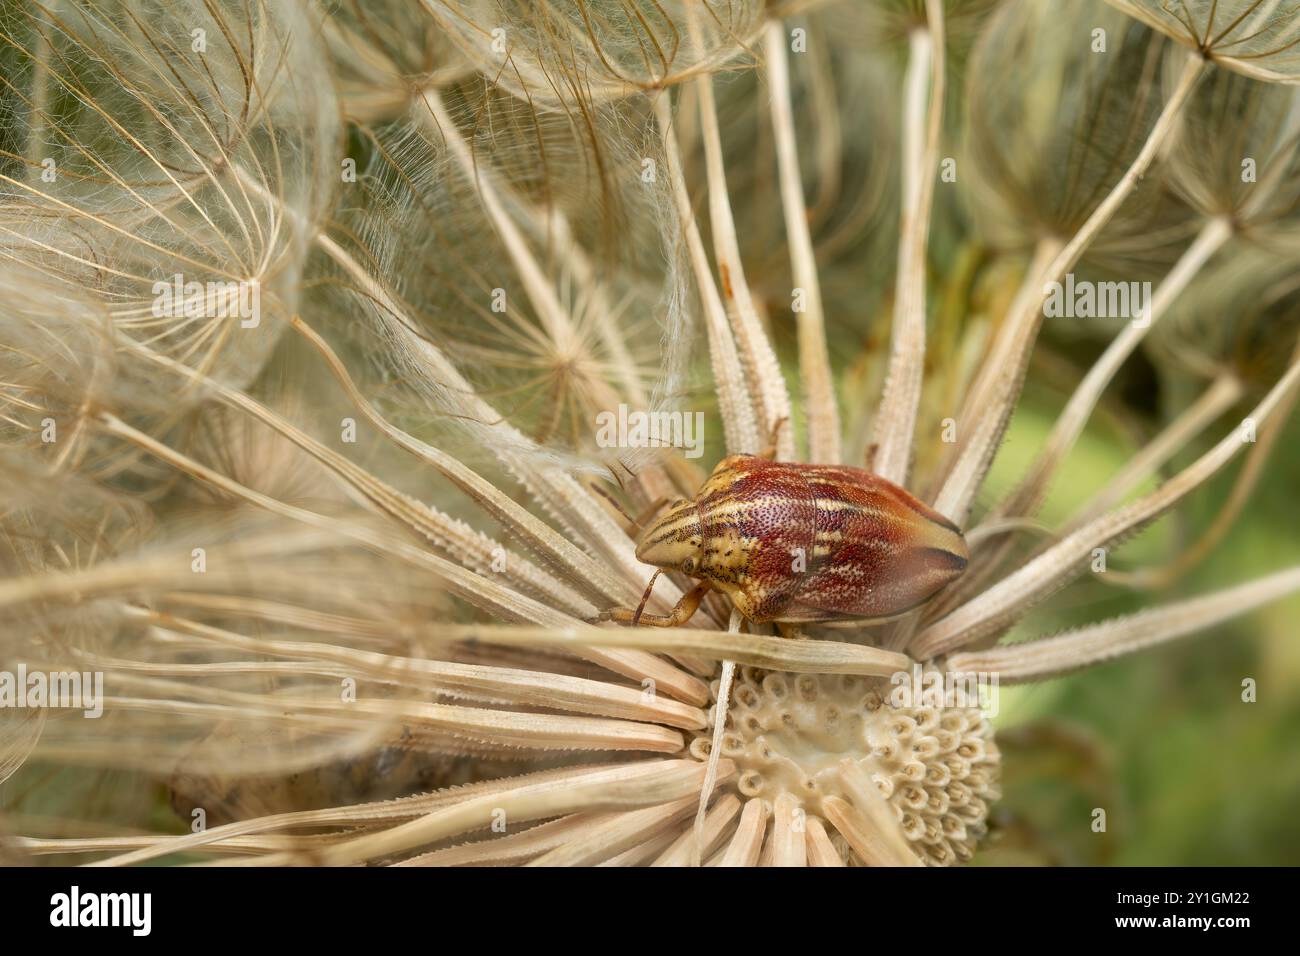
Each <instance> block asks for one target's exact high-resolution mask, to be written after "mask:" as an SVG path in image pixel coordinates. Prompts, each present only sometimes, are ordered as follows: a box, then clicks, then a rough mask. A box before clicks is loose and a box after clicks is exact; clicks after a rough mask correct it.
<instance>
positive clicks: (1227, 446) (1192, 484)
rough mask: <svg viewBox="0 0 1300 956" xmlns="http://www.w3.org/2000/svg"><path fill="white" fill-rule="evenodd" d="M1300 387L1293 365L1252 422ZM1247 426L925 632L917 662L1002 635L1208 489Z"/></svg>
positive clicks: (1298, 369)
mask: <svg viewBox="0 0 1300 956" xmlns="http://www.w3.org/2000/svg"><path fill="white" fill-rule="evenodd" d="M1297 383H1300V363H1296V364H1294V365H1292V366H1291V367H1290V368H1289V369H1288V370H1287V372H1286V374H1285V375H1283V376H1282V378H1281V379H1280V380H1279V381H1278V382H1277V384H1275V385H1274V386H1273V388H1272V389H1271V390H1270V391H1269V393H1268V394H1267V395H1266V396H1265V397H1264V399H1263V401H1261V402H1260V403H1259V405H1257V406H1256V407H1255V409H1254V410H1253V411H1252V412H1251V414H1250V416H1249V418H1248V421H1250V422H1252V423H1253V424H1254V426H1255V427H1259V426H1262V425H1263V424H1264V423H1265V422H1266V421H1267V420H1268V419H1269V418H1270V417H1271V416H1272V415H1273V414H1274V413H1275V412H1276V410H1277V409H1278V407H1279V406H1283V407H1285V401H1286V399H1287V397H1288V395H1289V393H1290V392H1291V391H1292V390H1293V389H1294V388H1295V387H1296V386H1297ZM1249 437H1250V436H1249V435H1248V433H1247V430H1246V426H1245V424H1244V423H1243V425H1241V426H1238V427H1237V428H1234V429H1233V430H1232V431H1231V432H1230V433H1229V434H1228V435H1226V436H1225V437H1224V438H1223V439H1221V440H1220V441H1219V443H1218V444H1217V445H1215V446H1214V447H1213V448H1212V449H1210V450H1209V451H1208V452H1206V453H1205V454H1204V455H1202V456H1201V457H1200V458H1198V459H1197V460H1196V461H1195V462H1194V463H1192V464H1191V465H1189V466H1188V467H1187V468H1185V469H1184V470H1183V471H1181V472H1179V473H1178V474H1177V475H1175V476H1174V477H1173V478H1171V479H1170V480H1169V481H1168V482H1166V483H1165V484H1164V485H1162V486H1161V487H1160V488H1158V489H1156V490H1155V491H1154V492H1152V493H1151V494H1149V495H1146V496H1144V497H1142V498H1139V499H1138V500H1137V501H1134V502H1133V503H1132V504H1129V505H1126V506H1124V507H1122V508H1120V509H1118V510H1116V511H1113V512H1110V513H1108V514H1104V515H1102V516H1101V517H1099V518H1096V519H1095V520H1092V521H1090V522H1089V523H1087V524H1086V525H1084V526H1083V527H1081V528H1079V529H1078V530H1076V531H1074V532H1073V533H1071V534H1069V535H1067V536H1066V537H1065V538H1063V539H1062V540H1061V541H1059V542H1057V543H1056V544H1054V545H1052V546H1051V547H1049V548H1047V549H1046V550H1045V551H1043V552H1042V553H1041V554H1039V555H1038V556H1037V557H1035V558H1034V559H1033V560H1031V561H1029V562H1028V563H1027V564H1026V565H1024V566H1023V567H1022V568H1020V569H1019V570H1018V571H1016V572H1014V573H1013V574H1010V575H1008V576H1007V577H1005V578H1003V579H1002V580H1001V581H999V582H998V583H997V584H995V585H993V586H992V587H991V588H989V589H988V590H987V591H985V592H984V593H982V594H981V595H979V596H978V597H976V598H974V599H973V600H971V601H968V602H967V603H966V604H963V605H962V606H961V607H959V608H957V610H955V611H953V612H952V613H951V614H949V615H948V616H947V617H944V618H941V619H940V620H939V621H937V622H935V623H934V624H932V625H931V626H930V627H928V628H926V629H925V630H923V631H921V632H920V634H919V635H918V636H917V638H916V639H915V641H913V643H912V645H911V650H912V656H914V657H916V658H917V659H918V660H928V659H931V658H934V657H938V656H940V655H944V654H950V653H952V652H953V651H955V650H956V649H957V648H959V647H963V646H965V645H967V644H969V643H971V642H972V641H977V640H980V639H981V638H985V637H989V636H992V635H996V634H998V633H1000V632H1001V631H1003V630H1005V629H1006V628H1007V627H1009V626H1010V625H1011V624H1012V623H1014V622H1015V621H1016V620H1018V619H1019V617H1020V616H1021V615H1022V614H1024V612H1025V611H1026V610H1028V608H1030V607H1031V606H1033V605H1034V604H1035V603H1037V602H1038V601H1040V600H1042V599H1043V598H1044V597H1046V596H1047V595H1048V594H1050V593H1051V592H1053V591H1055V590H1057V589H1059V588H1061V587H1063V586H1064V585H1065V584H1066V583H1068V582H1069V581H1070V580H1072V579H1074V578H1075V577H1077V576H1078V575H1080V574H1083V573H1084V572H1085V570H1086V569H1087V568H1088V567H1090V562H1091V559H1092V555H1093V552H1094V550H1095V549H1098V548H1101V549H1109V548H1111V547H1113V546H1115V545H1116V544H1118V543H1121V542H1123V541H1124V540H1125V539H1127V538H1129V537H1131V536H1132V535H1134V534H1136V533H1137V532H1138V531H1140V530H1141V529H1142V528H1144V527H1145V526H1146V525H1148V524H1150V523H1151V522H1152V521H1154V520H1155V519H1156V518H1158V517H1160V515H1162V514H1164V513H1165V512H1166V511H1167V510H1169V509H1170V508H1172V507H1173V506H1174V505H1176V504H1177V503H1178V502H1179V501H1181V500H1182V499H1183V498H1185V497H1186V496H1187V495H1188V494H1190V493H1191V492H1193V491H1195V490H1196V489H1197V488H1199V487H1200V486H1201V485H1202V484H1204V483H1205V482H1206V481H1208V480H1209V479H1210V478H1211V477H1212V476H1213V475H1214V474H1216V473H1217V472H1218V471H1219V469H1221V468H1222V467H1223V466H1224V465H1226V464H1227V463H1228V462H1229V461H1231V460H1232V459H1233V458H1234V457H1235V456H1236V455H1238V454H1239V453H1240V452H1241V450H1242V449H1243V448H1244V447H1245V446H1246V445H1248V444H1249V443H1250V442H1249V441H1248V438H1249Z"/></svg>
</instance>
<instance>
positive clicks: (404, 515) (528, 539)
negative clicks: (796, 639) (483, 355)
mask: <svg viewBox="0 0 1300 956" xmlns="http://www.w3.org/2000/svg"><path fill="white" fill-rule="evenodd" d="M293 325H294V327H295V328H296V329H297V330H298V331H299V332H300V333H301V334H302V335H303V336H304V337H305V338H307V339H308V340H309V341H310V342H312V344H313V345H314V346H316V347H317V348H318V349H320V350H321V352H322V355H324V356H325V358H326V360H327V361H328V362H329V363H330V366H331V368H332V369H333V370H334V372H335V374H336V375H338V376H341V381H343V384H344V386H345V388H348V389H349V394H350V395H351V396H352V397H353V399H354V400H355V401H356V402H357V405H358V407H359V408H361V409H362V411H364V412H366V413H367V414H368V415H371V414H373V413H372V412H371V409H370V406H369V404H368V403H364V402H363V400H362V398H361V396H360V394H359V393H358V392H357V391H356V390H355V386H353V385H352V383H351V380H350V379H346V370H344V369H343V366H342V363H341V362H339V360H338V358H337V356H335V355H334V353H333V352H332V351H331V350H330V349H329V347H328V346H327V345H326V344H325V343H324V341H323V340H322V339H320V338H319V336H317V335H316V334H315V333H314V332H313V331H312V330H311V329H310V327H308V326H307V325H306V323H305V322H303V321H302V320H301V319H298V318H295V319H294V320H293ZM129 347H130V348H131V351H132V352H134V353H135V354H138V355H141V356H142V357H144V358H146V359H148V360H149V361H152V362H154V363H156V364H159V365H162V366H163V367H165V368H167V369H169V370H170V371H173V372H175V373H177V374H179V375H182V376H185V377H186V378H188V379H190V381H192V382H196V383H202V384H203V385H204V386H205V387H206V388H208V389H209V390H211V391H212V392H213V393H214V394H215V396H216V397H217V398H218V399H220V400H221V401H222V402H223V403H224V404H226V405H228V406H229V407H231V408H235V409H237V410H239V411H242V412H244V413H246V414H248V415H250V416H252V417H253V418H255V419H256V420H257V421H259V422H261V423H262V424H264V425H266V426H268V427H270V428H272V429H274V430H275V431H276V432H278V433H279V434H281V435H283V436H284V437H285V438H287V439H289V440H290V441H291V442H293V443H294V444H295V445H297V446H298V447H299V448H301V449H303V450H304V451H305V452H307V453H308V454H310V455H311V456H312V457H314V458H316V459H317V460H318V461H320V462H321V463H322V464H324V465H326V466H327V467H328V468H329V469H330V470H331V471H332V472H333V473H334V474H335V475H336V477H338V478H339V479H341V480H343V481H345V482H346V483H348V484H349V485H351V486H352V487H354V488H356V489H357V490H358V491H360V492H361V493H362V494H363V495H365V496H366V497H367V498H368V499H369V500H371V501H372V502H373V503H375V505H376V506H377V507H379V508H380V509H381V510H383V511H385V512H386V513H387V514H389V515H390V516H391V517H393V518H394V519H396V520H397V521H399V522H400V523H402V524H404V525H406V526H407V527H409V528H411V529H412V530H415V531H416V532H417V533H420V534H423V535H425V536H427V537H429V538H430V540H432V541H434V542H435V543H436V542H438V541H440V540H446V539H447V537H448V535H452V534H455V535H456V537H457V538H459V539H460V540H461V548H462V551H463V552H464V553H466V554H469V553H476V552H483V553H481V554H480V555H479V557H480V559H481V560H482V564H483V566H485V567H486V566H487V565H488V564H490V563H491V555H492V549H493V547H494V545H493V543H492V542H491V539H489V538H486V537H483V539H482V541H471V540H469V539H468V538H467V537H466V535H467V534H468V533H469V532H470V530H471V529H468V528H467V527H465V526H463V524H462V523H461V522H455V525H452V524H451V522H452V520H453V519H450V518H448V517H446V516H444V515H442V514H441V513H440V512H436V511H435V510H433V509H430V508H428V507H427V506H425V505H423V504H420V503H419V502H416V501H414V500H413V499H410V498H408V497H407V496H405V495H403V494H401V493H400V492H397V491H396V490H394V489H391V488H389V487H388V486H387V485H386V484H385V483H384V482H382V481H380V480H379V479H377V478H375V477H374V476H373V475H370V474H369V472H367V471H365V470H364V469H362V468H359V467H358V466H357V465H355V464H353V463H352V462H351V461H350V460H349V459H347V458H345V457H344V456H342V455H339V454H338V453H337V452H335V451H334V450H333V449H330V448H328V447H326V446H325V445H322V444H321V443H320V442H318V441H316V440H315V439H313V438H311V437H310V436H308V435H306V434H305V433H304V432H302V431H301V430H300V429H298V428H297V427H295V426H294V425H292V424H291V423H289V422H287V421H285V420H284V419H283V418H281V417H280V416H278V415H276V414H275V413H274V412H272V411H271V410H270V409H269V408H266V407H265V406H263V405H261V404H260V403H259V402H256V401H254V400H253V399H252V398H250V397H249V396H248V395H246V394H245V393H243V392H241V391H239V390H238V389H233V388H230V387H229V386H227V385H223V384H222V383H220V382H217V381H215V380H214V379H211V378H209V377H207V376H206V375H203V374H202V373H200V372H197V371H195V370H193V369H191V368H190V367H189V366H187V365H184V364H183V363H180V362H176V361H175V360H173V359H170V358H168V357H167V356H165V355H161V354H159V353H157V352H153V351H152V350H150V349H146V348H144V347H143V346H129ZM373 419H377V420H378V421H376V424H378V423H379V422H381V421H382V419H379V416H378V415H377V414H375V415H373ZM373 419H372V420H373ZM383 425H384V426H387V428H386V429H385V433H386V434H388V435H389V437H395V434H397V435H402V436H404V438H405V439H406V442H401V441H399V444H403V447H406V448H407V450H410V451H416V452H417V453H418V454H420V455H421V457H422V458H423V459H424V460H425V461H427V462H428V463H429V464H431V465H433V466H434V467H435V468H437V469H438V471H439V472H441V473H442V474H443V475H444V476H445V477H447V478H448V479H449V480H450V481H451V482H452V483H453V484H455V485H456V486H457V487H459V488H460V489H461V490H462V491H465V492H466V493H467V494H469V495H470V496H471V497H473V498H474V500H475V501H477V502H478V503H479V504H480V505H482V506H483V507H484V508H485V510H487V511H488V512H489V513H490V514H492V515H493V517H495V518H497V520H499V521H501V522H502V524H503V525H505V527H507V528H509V529H511V530H512V531H514V532H515V533H516V534H518V535H519V537H520V538H521V540H523V541H524V542H525V543H526V544H528V545H529V547H531V548H532V549H533V550H534V551H535V552H536V553H538V554H539V555H541V556H542V557H543V558H544V559H545V560H546V561H547V563H548V565H549V566H550V567H551V568H553V569H555V570H556V571H557V572H558V573H560V574H561V575H562V576H563V577H564V578H565V579H566V580H568V581H570V582H572V585H573V586H574V587H576V588H578V589H579V590H581V591H584V592H585V593H586V595H587V597H588V598H589V599H590V600H592V601H607V600H608V599H609V595H610V594H616V593H619V592H618V591H617V590H614V591H607V592H604V596H602V591H601V590H600V588H601V587H602V586H603V587H613V588H618V587H619V586H620V585H622V586H623V588H624V590H625V592H626V593H625V595H624V600H635V599H636V597H637V592H636V589H635V588H633V587H631V586H630V585H629V584H628V583H627V582H621V581H620V580H619V579H617V578H615V577H613V576H612V575H608V574H607V573H606V572H605V571H604V569H603V568H601V567H600V566H599V565H598V564H597V563H596V562H595V561H594V560H592V559H591V558H590V556H588V555H586V554H585V553H583V552H582V551H580V550H578V549H577V548H575V547H574V546H573V545H572V544H571V543H570V542H568V541H566V540H565V539H564V538H563V537H562V536H560V535H559V534H557V533H555V532H554V531H553V530H551V529H550V528H548V527H547V526H546V525H544V524H543V523H542V522H540V521H539V520H538V519H536V518H535V517H533V516H532V515H531V514H529V513H528V512H527V511H526V510H525V509H523V508H520V507H519V505H518V504H517V503H515V502H514V501H512V500H511V499H510V498H508V497H507V496H506V495H504V494H502V493H501V492H500V491H498V490H497V489H496V488H495V487H494V486H493V485H492V484H491V483H489V482H487V481H485V480H483V479H482V478H481V477H479V476H478V475H477V474H475V473H474V472H473V471H471V470H470V469H468V468H466V467H465V466H464V465H461V464H460V463H459V462H458V461H456V460H455V459H454V458H452V457H451V456H450V455H446V454H444V453H442V452H441V451H438V450H437V449H435V448H433V447H432V446H429V445H426V444H424V443H422V442H417V441H416V439H413V438H411V437H410V436H408V435H405V433H401V432H398V430H397V429H395V428H392V426H388V425H387V422H383ZM381 427H383V426H381ZM394 433H395V434H394ZM456 526H459V527H456ZM475 534H476V532H475ZM483 549H486V551H484V550H483ZM516 560H517V561H519V562H520V566H519V567H518V568H517V569H514V570H513V571H512V570H511V568H510V562H509V561H507V563H506V572H508V573H506V574H505V576H506V577H507V578H509V577H510V576H511V575H513V574H515V573H516V572H517V573H518V574H519V575H520V580H521V582H522V581H526V582H528V585H529V587H530V588H533V587H535V588H539V589H541V590H542V591H543V593H546V594H548V595H549V596H550V597H552V598H554V599H556V601H557V603H559V604H562V605H565V604H567V605H570V606H572V605H573V601H572V595H570V597H569V599H567V600H565V599H564V593H563V592H564V591H566V590H568V589H567V588H565V587H564V586H562V585H559V583H558V582H554V581H550V580H548V579H549V575H547V574H545V572H541V571H540V570H539V569H537V568H534V567H532V566H531V565H529V564H528V562H526V561H524V560H523V559H522V558H518V557H517V556H516ZM592 575H594V576H593V577H591V579H590V583H589V584H587V585H584V584H583V583H582V582H583V581H584V579H586V578H588V576H592ZM556 588H560V589H561V590H559V591H557V590H556ZM582 603H586V602H582ZM574 613H575V614H578V615H579V616H582V615H583V614H584V613H585V612H584V611H583V610H582V608H581V607H580V606H577V607H574Z"/></svg>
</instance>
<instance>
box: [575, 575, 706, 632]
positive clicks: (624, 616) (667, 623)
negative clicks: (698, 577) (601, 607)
mask: <svg viewBox="0 0 1300 956" xmlns="http://www.w3.org/2000/svg"><path fill="white" fill-rule="evenodd" d="M708 593H709V583H708V582H707V581H701V582H700V583H699V584H697V585H695V587H693V588H691V589H690V590H689V591H687V592H686V593H685V594H684V595H682V599H681V600H680V601H678V602H677V606H676V607H674V608H673V609H672V610H671V611H669V612H668V613H667V614H642V615H641V616H640V619H639V620H638V621H636V623H639V624H646V625H648V626H650V627H681V626H682V625H683V624H685V623H686V622H687V621H689V620H690V619H691V617H692V615H694V614H695V612H696V611H697V610H698V609H699V607H700V602H701V601H703V600H704V595H706V594H708ZM600 617H601V620H606V621H618V622H619V623H621V624H631V623H633V621H634V619H636V617H637V613H636V611H634V610H632V609H631V608H627V607H617V608H614V609H613V610H612V611H606V612H605V613H604V614H602V615H601V616H600Z"/></svg>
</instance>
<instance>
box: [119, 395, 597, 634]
mask: <svg viewBox="0 0 1300 956" xmlns="http://www.w3.org/2000/svg"><path fill="white" fill-rule="evenodd" d="M98 419H99V421H100V423H101V424H102V425H103V426H104V428H105V429H106V430H107V431H108V432H109V433H110V434H113V435H116V436H118V437H119V438H123V439H125V440H127V441H129V442H130V443H132V444H134V445H136V446H137V447H139V448H142V449H144V450H145V451H147V452H149V453H150V454H152V455H153V456H154V457H156V458H158V459H159V460H161V461H165V462H167V463H168V464H170V465H172V466H173V467H175V468H177V469H179V470H180V471H183V472H185V473H186V474H188V475H191V476H192V477H194V478H196V479H198V480H199V481H202V482H205V483H207V484H209V485H212V486H213V487H215V488H218V489H220V490H221V491H224V492H226V493H227V494H231V495H234V496H235V497H237V498H240V499H242V500H244V501H247V502H249V503H250V504H254V505H257V506H258V507H260V508H263V509H264V510H266V511H269V512H270V513H272V514H275V515H279V516H280V517H283V518H289V519H291V520H293V521H297V522H301V523H302V524H305V525H307V526H308V527H311V528H315V529H317V530H322V531H332V532H334V533H336V534H339V535H341V536H342V537H344V538H347V539H350V540H353V541H357V542H359V543H361V544H363V545H366V546H367V547H371V548H374V549H375V550H377V551H379V552H380V553H383V554H388V555H391V556H393V557H396V558H401V559H402V560H405V561H408V562H409V563H411V564H413V565H415V566H416V567H421V568H424V569H426V570H428V571H432V572H433V573H435V574H436V575H437V576H438V577H439V578H440V579H442V580H443V581H445V582H446V583H447V585H448V586H449V587H450V588H451V590H452V591H453V592H455V593H456V594H458V595H460V596H461V597H463V598H464V599H465V600H467V601H469V602H470V603H471V604H475V605H476V606H478V607H482V608H484V609H485V610H490V611H493V612H494V613H498V614H504V615H506V616H507V617H509V618H510V619H511V620H515V621H518V622H520V623H526V622H529V621H530V620H531V621H532V622H537V621H541V620H548V621H551V622H553V623H554V624H555V625H560V626H563V625H567V624H570V623H573V621H574V619H573V618H572V617H571V616H569V615H567V614H564V613H563V612H562V611H557V610H554V609H553V608H551V607H548V606H547V605H545V604H542V603H541V602H539V601H534V600H532V599H531V598H527V597H524V596H523V595H522V594H518V593H517V592H514V591H511V590H510V589H508V588H505V587H503V586H501V585H499V584H496V583H494V582H492V581H489V580H487V579H486V578H483V577H481V576H480V575H478V574H475V573H474V572H472V571H469V570H467V569H465V568H462V567H461V566H460V565H457V564H453V563H452V562H450V561H446V560H444V559H442V558H439V557H438V556H437V555H434V554H431V553H429V552H428V551H425V550H424V549H422V548H417V547H415V546H414V545H411V544H408V543H407V542H405V541H401V540H398V539H396V538H394V537H392V536H391V535H387V534H384V533H382V532H379V531H376V530H375V529H373V528H370V527H367V526H365V525H361V524H357V523H355V522H350V521H343V520H340V519H338V518H333V517H331V516H329V515H325V514H320V513H318V512H315V511H310V510H308V509H306V508H299V507H297V506H296V505H290V504H287V503H286V502H283V501H280V500H278V499H276V498H272V497H270V496H269V495H264V494H262V493H261V492H258V491H254V490H253V489H251V488H248V487H246V486H244V485H242V484H240V483H239V482H237V481H235V480H234V479H232V478H229V477H227V476H225V475H223V474H221V473H219V472H216V471H213V470H212V469H211V468H208V467H206V466H205V465H202V464H200V463H199V462H197V461H195V460H194V459H192V458H190V457H188V456H186V455H184V454H182V453H180V452H178V451H176V450H175V449H173V448H170V447H168V446H167V445H164V444H163V443H162V442H159V441H157V440H156V439H155V438H153V437H152V436H150V435H146V434H145V433H144V432H141V431H139V430H137V429H135V428H132V427H131V426H130V425H128V424H127V423H126V422H124V421H122V420H121V419H119V418H117V417H116V416H115V415H112V414H111V413H109V412H100V413H99V414H98ZM533 615H540V616H537V617H534V616H533Z"/></svg>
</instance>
